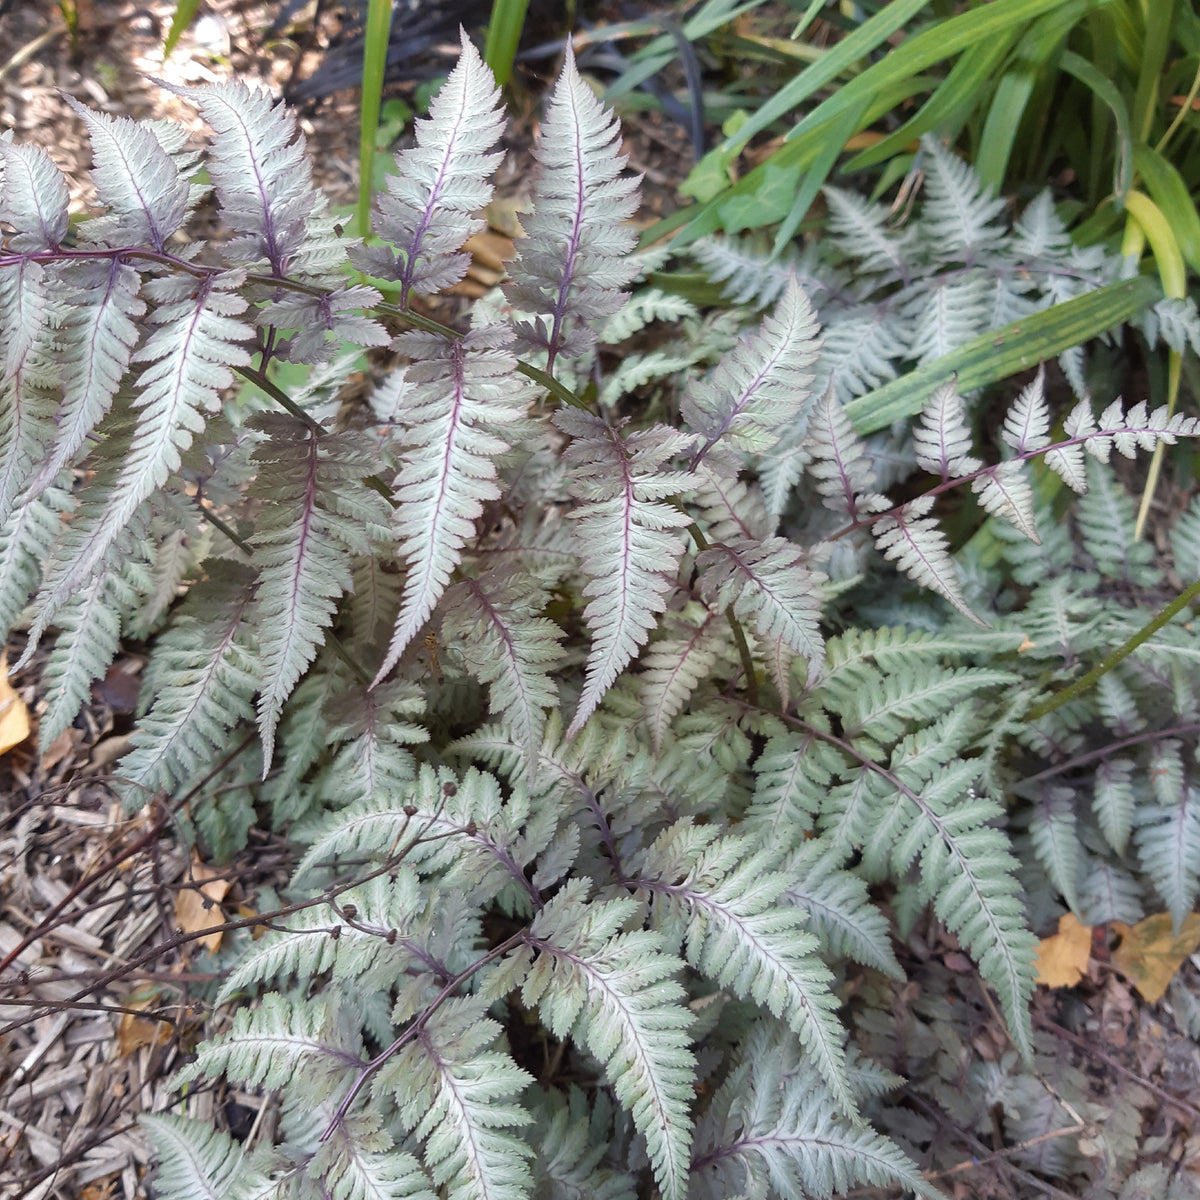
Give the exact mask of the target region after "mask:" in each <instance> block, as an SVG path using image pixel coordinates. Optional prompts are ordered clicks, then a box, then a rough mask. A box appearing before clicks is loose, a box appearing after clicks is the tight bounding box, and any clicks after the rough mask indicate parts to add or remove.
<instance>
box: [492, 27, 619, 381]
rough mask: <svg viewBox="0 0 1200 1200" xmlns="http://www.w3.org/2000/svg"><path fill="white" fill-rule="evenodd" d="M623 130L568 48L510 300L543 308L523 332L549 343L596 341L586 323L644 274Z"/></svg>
mask: <svg viewBox="0 0 1200 1200" xmlns="http://www.w3.org/2000/svg"><path fill="white" fill-rule="evenodd" d="M620 142H621V131H620V127H619V126H618V124H617V121H616V118H615V117H613V116H612V115H611V114H609V113H608V112H606V111H605V109H604V108H603V107H602V105H601V104H600V102H599V101H598V100H597V99H596V97H595V95H594V93H593V92H592V90H591V88H589V87H588V85H587V84H586V83H584V81H583V80H582V79H581V78H580V75H579V72H578V71H577V70H576V69H575V55H574V53H573V51H572V50H571V47H569V46H568V47H567V57H566V62H565V63H564V64H563V69H562V74H561V75H560V76H559V78H558V82H557V83H556V84H555V87H554V91H553V93H552V94H551V96H550V102H549V107H548V110H547V113H546V119H545V121H544V122H543V123H542V137H541V141H540V142H539V144H538V148H537V151H536V154H537V159H538V164H539V173H538V176H537V180H536V182H535V184H534V211H533V214H532V215H531V216H530V217H529V218H528V219H527V220H526V221H525V222H524V225H525V232H526V234H527V237H526V240H525V242H524V243H523V244H522V246H521V251H520V254H519V256H518V258H517V260H516V262H515V263H513V264H512V266H511V267H510V270H509V274H510V275H511V276H512V280H513V282H512V283H511V284H509V286H508V288H507V294H508V296H509V298H510V300H511V301H512V303H513V304H514V305H515V306H516V307H517V308H519V309H521V310H522V311H525V312H530V313H535V314H544V316H542V315H539V316H538V318H537V320H536V323H535V324H533V325H532V326H530V325H524V326H522V327H521V330H520V332H521V336H522V338H523V339H524V340H526V341H527V342H529V343H530V344H531V345H533V346H538V347H540V348H542V349H544V350H545V351H546V354H547V363H546V369H547V371H552V370H553V369H554V362H555V359H556V358H557V357H558V355H559V354H566V355H568V356H570V357H578V356H579V355H581V354H582V353H583V352H584V351H586V350H587V349H589V348H590V347H591V346H592V345H594V343H595V340H596V338H595V334H594V333H593V332H592V331H591V330H590V329H589V328H588V326H587V324H586V323H587V322H588V321H590V320H593V319H595V318H597V317H608V316H611V315H612V314H613V313H615V312H616V311H617V310H618V309H619V308H620V307H621V304H622V302H623V299H624V297H623V295H622V289H623V288H624V287H625V285H626V284H628V283H629V282H630V280H632V279H633V278H634V276H635V275H636V274H637V272H638V269H639V268H638V264H637V263H636V262H632V261H630V259H629V258H628V257H627V255H628V254H629V251H631V250H632V249H633V247H634V244H635V243H636V241H637V234H636V233H635V231H634V230H633V228H632V227H631V226H628V225H626V224H624V222H626V221H628V219H629V218H630V217H632V216H633V214H634V213H635V212H636V211H637V204H638V182H639V181H638V180H637V179H631V178H628V177H625V176H623V175H622V174H621V172H622V171H623V170H624V169H625V163H626V159H625V156H624V155H622V154H620V153H618V150H619V147H620Z"/></svg>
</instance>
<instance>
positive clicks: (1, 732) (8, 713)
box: [0, 651, 30, 754]
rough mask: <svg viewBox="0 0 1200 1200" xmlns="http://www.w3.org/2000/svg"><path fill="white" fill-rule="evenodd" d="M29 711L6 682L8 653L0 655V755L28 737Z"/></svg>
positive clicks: (11, 686)
mask: <svg viewBox="0 0 1200 1200" xmlns="http://www.w3.org/2000/svg"><path fill="white" fill-rule="evenodd" d="M29 729H30V725H29V709H28V708H26V707H25V701H24V700H22V699H21V697H20V696H18V695H17V693H16V689H15V688H14V687H13V685H12V684H11V683H9V682H8V653H7V651H5V652H4V653H0V754H7V753H8V752H9V751H10V750H11V749H12V748H13V747H14V746H19V745H20V744H21V743H22V742H23V741H24V740H25V739H26V738H27V737H28V736H29Z"/></svg>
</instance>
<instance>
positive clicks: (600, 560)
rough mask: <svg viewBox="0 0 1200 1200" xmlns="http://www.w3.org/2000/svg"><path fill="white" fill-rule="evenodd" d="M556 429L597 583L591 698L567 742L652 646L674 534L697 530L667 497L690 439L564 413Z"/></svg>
mask: <svg viewBox="0 0 1200 1200" xmlns="http://www.w3.org/2000/svg"><path fill="white" fill-rule="evenodd" d="M554 421H555V424H556V425H558V427H559V428H560V429H561V430H562V431H563V432H564V433H567V434H570V435H571V439H572V440H571V444H570V445H569V446H568V447H567V449H566V450H565V451H564V457H565V459H566V461H567V462H568V463H570V464H571V465H572V466H573V467H574V468H575V472H574V482H573V486H572V491H573V493H574V494H575V495H576V497H577V498H578V499H579V500H580V501H581V503H580V505H579V506H578V507H577V508H576V509H574V510H573V511H572V514H571V515H572V516H573V517H574V518H575V519H576V520H577V521H578V524H577V526H576V530H575V537H576V539H577V545H578V547H579V561H580V566H581V567H582V569H583V571H584V573H585V574H586V575H587V576H588V577H589V581H588V583H587V584H586V585H585V586H584V589H583V592H584V595H585V596H591V597H592V600H591V602H590V603H589V604H588V606H587V608H586V609H584V616H585V617H586V619H587V621H588V624H589V626H590V628H591V630H592V649H591V652H590V654H589V655H588V664H587V673H586V678H585V680H584V687H583V694H582V695H581V696H580V698H579V704H578V706H577V708H576V710H575V716H574V717H573V718H572V721H571V725H570V727H569V728H568V730H567V736H568V737H571V736H573V735H574V734H576V733H577V732H578V731H579V730H580V728H582V726H583V724H584V722H585V721H586V720H587V719H588V717H589V716H591V714H592V713H593V712H594V711H595V709H596V707H597V705H599V703H600V701H601V699H602V698H603V696H604V693H605V692H606V691H608V689H609V686H610V685H611V684H612V682H613V680H614V679H616V677H617V675H618V674H619V673H620V672H621V671H622V670H623V669H624V668H625V667H626V666H627V665H628V664H629V662H630V661H631V659H632V658H633V656H634V655H635V654H636V653H637V650H638V647H639V646H642V645H644V644H645V642H646V639H647V638H648V637H649V634H650V630H651V629H652V628H653V625H654V623H655V619H656V618H657V616H658V614H659V613H661V612H662V611H663V610H664V609H665V608H666V603H667V596H668V593H669V592H670V590H671V588H672V587H673V586H674V585H675V580H674V578H673V572H674V571H675V569H676V567H677V565H678V563H679V560H680V558H681V557H682V556H683V551H684V543H683V540H682V538H680V537H679V536H678V534H677V533H676V532H675V530H678V529H682V528H683V527H684V526H686V525H688V524H690V518H689V517H688V515H687V514H686V513H684V512H681V511H680V510H679V509H678V508H676V507H675V506H673V505H671V504H665V503H663V501H664V500H665V499H667V498H668V497H670V496H673V495H676V494H677V493H679V492H681V491H685V490H686V482H685V477H684V476H683V474H682V473H681V472H673V471H665V470H663V469H662V468H663V464H664V463H666V462H668V461H669V460H670V459H671V458H673V457H674V456H675V455H676V454H679V453H681V452H682V451H683V450H685V449H687V448H688V447H689V446H690V444H691V442H692V439H691V437H690V436H688V435H687V434H683V433H680V432H678V431H676V430H674V429H670V428H669V427H667V426H664V425H658V426H654V427H652V428H650V429H645V430H639V431H637V432H635V433H632V434H630V435H629V436H628V437H622V436H621V434H620V432H619V431H618V430H616V429H613V428H611V427H610V426H608V425H606V424H605V423H604V422H603V421H602V420H600V418H599V417H595V416H592V415H591V414H590V413H584V412H580V411H579V410H577V409H560V410H559V411H558V412H557V413H556V414H555V417H554Z"/></svg>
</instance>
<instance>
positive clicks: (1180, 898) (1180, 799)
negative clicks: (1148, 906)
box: [1133, 784, 1200, 936]
mask: <svg viewBox="0 0 1200 1200" xmlns="http://www.w3.org/2000/svg"><path fill="white" fill-rule="evenodd" d="M1133 840H1134V845H1135V846H1136V847H1137V852H1138V861H1139V863H1140V864H1141V867H1142V870H1143V871H1144V872H1145V873H1146V876H1147V878H1148V879H1150V881H1151V882H1152V883H1153V885H1154V890H1155V891H1156V892H1157V893H1158V894H1159V895H1160V896H1161V897H1162V898H1163V900H1164V901H1165V903H1166V905H1167V908H1168V909H1169V910H1170V912H1171V918H1172V921H1173V923H1174V927H1175V933H1176V936H1178V934H1179V929H1180V926H1182V924H1183V922H1184V920H1185V919H1186V917H1187V915H1188V913H1190V912H1191V911H1192V906H1193V903H1194V902H1195V899H1196V895H1197V893H1200V795H1198V794H1197V792H1196V790H1195V789H1194V788H1190V787H1188V786H1186V784H1185V785H1184V786H1182V787H1181V788H1180V789H1179V794H1178V796H1177V797H1176V798H1175V800H1174V801H1173V802H1172V803H1171V804H1170V805H1150V806H1148V807H1146V808H1144V809H1143V810H1142V811H1141V813H1140V814H1139V816H1138V828H1137V830H1136V831H1135V833H1134V835H1133Z"/></svg>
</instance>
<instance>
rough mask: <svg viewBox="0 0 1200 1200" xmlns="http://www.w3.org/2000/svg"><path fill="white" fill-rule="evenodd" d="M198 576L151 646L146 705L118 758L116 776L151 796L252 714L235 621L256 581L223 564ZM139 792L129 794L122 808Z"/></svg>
mask: <svg viewBox="0 0 1200 1200" xmlns="http://www.w3.org/2000/svg"><path fill="white" fill-rule="evenodd" d="M204 570H205V578H204V579H202V580H200V581H199V582H198V583H197V584H196V585H195V586H194V587H193V588H192V589H191V591H190V593H189V595H188V598H187V600H186V601H185V602H184V604H183V606H182V607H181V609H180V611H179V613H178V614H177V615H176V617H175V619H174V621H173V622H172V625H171V626H170V627H169V628H168V630H167V631H166V632H165V633H164V635H163V636H162V638H161V639H160V641H159V645H158V649H157V653H156V655H155V660H154V661H155V665H156V667H157V672H158V673H157V685H156V686H155V688H154V700H153V702H152V704H151V706H150V709H149V711H148V712H147V713H146V714H145V715H144V716H143V718H142V720H141V721H140V723H139V726H138V728H137V729H136V730H135V731H134V733H133V737H132V749H131V750H130V752H129V753H128V754H126V755H125V757H124V758H122V759H121V764H120V773H121V775H122V777H123V778H126V779H129V780H131V781H132V782H133V783H134V784H135V785H141V786H142V787H145V788H149V789H150V790H152V791H154V790H157V789H159V788H166V789H173V788H174V787H176V786H178V785H179V784H182V783H184V782H186V781H187V780H188V779H190V778H191V776H192V774H193V772H195V771H196V770H197V769H198V768H199V767H200V766H201V765H202V764H203V763H205V762H207V761H208V760H209V759H210V757H211V756H212V755H213V753H214V752H215V751H216V750H217V749H218V748H219V747H220V746H221V744H222V742H223V740H224V738H225V736H226V734H227V733H228V730H229V729H230V728H232V727H233V726H234V725H235V724H236V723H237V722H238V721H240V720H245V719H247V718H249V717H250V716H251V715H252V713H253V708H252V706H251V698H252V697H253V695H254V693H255V691H256V690H257V687H258V682H257V671H256V670H255V669H254V667H255V663H254V657H253V654H252V652H251V651H250V649H249V647H248V646H247V645H246V644H245V640H246V633H245V630H244V628H243V622H244V619H245V616H246V613H247V610H248V609H249V608H250V605H251V603H252V600H253V595H254V585H255V582H256V576H255V574H254V572H253V571H252V570H251V569H250V568H249V567H247V566H245V565H244V564H242V563H235V562H227V561H224V560H215V561H211V560H210V561H209V562H206V563H205V565H204ZM140 794H141V793H140V790H135V791H133V792H131V793H130V797H129V799H130V802H131V803H132V802H133V801H134V800H135V799H136V798H137V797H138V796H140Z"/></svg>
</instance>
